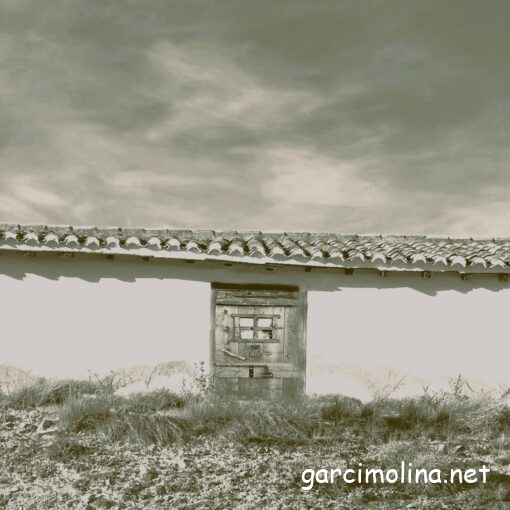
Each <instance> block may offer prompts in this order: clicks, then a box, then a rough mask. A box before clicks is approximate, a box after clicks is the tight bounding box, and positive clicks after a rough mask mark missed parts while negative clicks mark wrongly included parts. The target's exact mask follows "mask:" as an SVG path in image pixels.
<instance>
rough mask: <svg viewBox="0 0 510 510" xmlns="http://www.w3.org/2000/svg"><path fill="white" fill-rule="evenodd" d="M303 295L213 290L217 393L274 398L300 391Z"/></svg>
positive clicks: (302, 366) (252, 290)
mask: <svg viewBox="0 0 510 510" xmlns="http://www.w3.org/2000/svg"><path fill="white" fill-rule="evenodd" d="M229 290H231V292H229ZM303 297H304V294H303V293H301V294H300V293H299V292H297V291H288V290H286V291H285V293H282V291H279V290H271V289H263V290H258V289H242V288H241V289H240V288H235V289H225V288H222V289H221V290H220V291H218V293H217V294H215V293H214V290H213V299H214V317H213V318H214V329H213V331H214V338H213V352H212V357H213V360H212V361H213V366H214V376H215V387H216V391H217V392H218V393H219V394H222V395H228V396H237V397H239V398H262V399H274V398H279V397H282V396H283V397H287V396H295V395H299V394H300V393H302V392H303V391H304V374H305V343H304V320H305V315H304V312H305V306H304V299H303Z"/></svg>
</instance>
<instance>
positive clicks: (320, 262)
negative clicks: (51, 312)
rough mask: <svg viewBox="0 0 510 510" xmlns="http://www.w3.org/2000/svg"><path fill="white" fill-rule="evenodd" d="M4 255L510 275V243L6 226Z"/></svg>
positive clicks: (1, 242) (1, 236) (0, 230)
mask: <svg viewBox="0 0 510 510" xmlns="http://www.w3.org/2000/svg"><path fill="white" fill-rule="evenodd" d="M4 250H11V251H12V250H18V251H22V252H34V253H37V252H60V253H76V252H79V253H96V254H106V255H113V254H120V255H135V256H143V257H153V258H162V259H192V260H216V261H224V262H242V263H251V264H257V265H267V264H271V265H274V264H277V265H294V266H296V265H297V266H307V267H345V268H357V267H376V268H379V269H381V270H388V269H392V270H429V271H452V270H453V271H459V272H500V273H508V272H510V239H453V238H448V237H444V238H440V237H426V236H382V235H377V236H376V235H344V234H335V233H306V232H297V233H296V232H294V233H291V232H280V233H278V232H253V231H250V232H247V231H246V232H242V231H231V230H229V231H213V230H165V229H140V228H125V229H124V228H97V227H93V228H88V227H83V228H80V227H61V226H46V225H24V226H23V225H7V224H0V251H4Z"/></svg>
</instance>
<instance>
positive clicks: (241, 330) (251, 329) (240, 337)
mask: <svg viewBox="0 0 510 510" xmlns="http://www.w3.org/2000/svg"><path fill="white" fill-rule="evenodd" d="M232 317H233V318H234V338H233V340H234V341H237V342H279V338H278V335H277V328H276V320H275V319H278V318H279V317H280V316H279V315H266V314H249V315H248V314H247V315H242V314H232Z"/></svg>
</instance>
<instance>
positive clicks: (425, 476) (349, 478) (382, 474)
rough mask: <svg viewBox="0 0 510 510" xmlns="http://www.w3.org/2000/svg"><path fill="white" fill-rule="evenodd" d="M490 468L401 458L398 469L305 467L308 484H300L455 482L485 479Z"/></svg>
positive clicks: (303, 478) (306, 484) (476, 481)
mask: <svg viewBox="0 0 510 510" xmlns="http://www.w3.org/2000/svg"><path fill="white" fill-rule="evenodd" d="M489 472H490V469H489V468H487V467H485V465H483V466H482V467H481V468H477V469H472V468H471V469H450V470H443V471H442V470H441V469H420V468H414V467H413V465H412V463H411V462H409V463H407V465H406V463H405V462H402V463H401V464H400V467H399V468H398V469H381V468H368V467H364V466H363V464H362V463H359V464H358V467H357V468H356V469H351V468H347V469H317V470H315V469H305V470H304V471H303V473H302V475H301V480H302V481H303V483H304V484H305V485H303V486H302V487H301V489H302V490H304V491H309V490H310V489H312V488H313V486H314V484H316V483H319V484H322V483H339V482H344V483H347V484H351V483H355V484H359V485H361V484H397V483H401V484H404V483H409V484H421V483H426V484H427V483H430V484H448V483H450V484H452V483H478V482H482V483H486V482H487V473H489Z"/></svg>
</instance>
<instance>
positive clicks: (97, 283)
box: [0, 225, 510, 398]
mask: <svg viewBox="0 0 510 510" xmlns="http://www.w3.org/2000/svg"><path fill="white" fill-rule="evenodd" d="M509 274H510V240H508V239H490V240H489V239H488V240H473V239H450V238H427V237H414V236H413V237H406V236H357V235H339V234H331V233H261V232H236V231H222V232H217V231H216V232H214V231H196V230H195V231H192V230H143V229H121V228H118V229H117V228H114V229H109V228H77V227H76V228H73V227H49V226H15V225H0V291H1V298H0V299H1V304H2V306H1V311H2V312H1V321H2V329H1V331H2V342H1V344H2V355H1V357H0V363H6V364H9V365H14V366H16V367H20V368H22V369H26V370H27V369H29V370H32V371H33V372H34V373H36V374H40V375H43V376H54V377H81V376H85V375H86V374H87V373H89V372H90V371H91V372H94V373H105V372H108V371H109V370H118V369H121V368H123V367H130V366H137V365H154V364H158V363H161V362H168V361H176V362H177V361H179V362H183V363H181V365H179V366H181V367H189V366H193V364H194V363H198V362H201V361H203V362H206V363H207V366H208V367H209V368H210V370H211V373H212V374H213V375H214V378H215V384H216V389H217V391H219V392H220V393H222V394H229V395H238V396H242V397H250V396H262V397H277V396H280V395H284V396H292V395H298V394H301V393H303V392H305V391H306V392H308V393H316V392H317V393H344V394H348V395H352V396H357V397H362V398H369V397H370V394H372V395H373V394H377V393H378V392H379V393H381V392H387V393H391V392H393V391H395V392H396V393H398V394H412V393H420V392H423V391H427V390H429V391H430V390H431V389H438V388H441V387H444V386H445V385H447V384H448V383H449V381H451V380H453V379H455V378H456V377H457V376H459V374H462V381H466V380H467V381H468V382H469V383H470V384H471V386H472V387H476V388H487V389H496V390H498V391H499V390H503V391H504V390H505V389H506V388H508V385H509V384H510V376H509V375H508V374H509V373H510V372H509V371H508V352H509V349H508V338H507V334H508V333H507V331H508V325H507V324H508V322H507V309H508V306H509V304H510V287H509V283H508V275H509ZM182 373H183V374H186V373H188V374H189V371H188V372H186V370H184V369H183V372H182ZM457 382H458V380H457Z"/></svg>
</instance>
